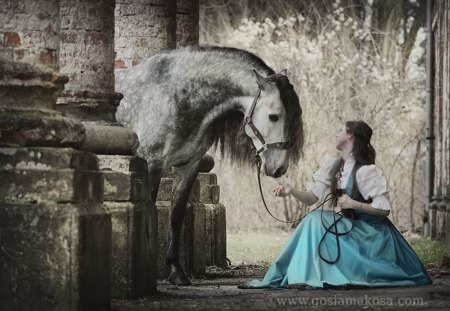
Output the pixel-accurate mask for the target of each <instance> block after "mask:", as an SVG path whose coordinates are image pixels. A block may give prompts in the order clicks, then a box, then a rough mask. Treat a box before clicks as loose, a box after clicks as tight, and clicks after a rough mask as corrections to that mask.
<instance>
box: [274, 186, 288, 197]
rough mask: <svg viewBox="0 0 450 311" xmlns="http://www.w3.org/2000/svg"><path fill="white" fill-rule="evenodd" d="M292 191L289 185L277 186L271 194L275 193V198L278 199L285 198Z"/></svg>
mask: <svg viewBox="0 0 450 311" xmlns="http://www.w3.org/2000/svg"><path fill="white" fill-rule="evenodd" d="M291 191H292V188H291V187H290V186H289V184H285V185H283V184H279V185H277V186H275V187H274V188H273V190H272V192H275V196H278V197H285V196H288V195H289V194H290V193H291Z"/></svg>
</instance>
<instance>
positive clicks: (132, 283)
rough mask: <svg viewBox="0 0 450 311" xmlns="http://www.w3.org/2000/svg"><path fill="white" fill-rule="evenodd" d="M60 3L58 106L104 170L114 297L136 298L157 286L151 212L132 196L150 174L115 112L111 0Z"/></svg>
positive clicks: (130, 133)
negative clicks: (64, 78) (64, 80)
mask: <svg viewBox="0 0 450 311" xmlns="http://www.w3.org/2000/svg"><path fill="white" fill-rule="evenodd" d="M60 3H61V8H60V9H61V43H60V58H61V60H60V63H61V69H60V70H61V72H62V73H64V74H66V75H68V76H69V77H70V80H69V83H68V84H67V86H66V89H65V90H64V92H63V94H62V96H61V97H60V98H59V99H58V108H59V110H61V111H63V112H64V113H66V114H67V115H71V116H73V117H75V118H79V119H82V120H83V124H84V126H85V128H86V139H85V141H84V142H83V144H82V145H81V146H80V149H82V150H89V151H92V152H95V153H96V154H97V158H98V161H99V165H100V169H101V170H102V172H103V177H104V183H105V187H104V195H105V202H104V206H105V207H106V209H107V211H108V212H109V213H110V214H111V219H112V249H113V257H112V275H111V278H112V296H113V297H114V298H125V299H132V298H137V297H141V296H144V295H147V294H149V293H151V292H154V291H156V271H154V270H155V269H156V254H155V252H156V246H154V244H155V243H156V234H157V231H156V225H155V224H154V223H156V217H157V215H156V207H155V205H154V203H153V202H152V201H151V200H150V198H149V197H148V198H147V197H142V196H140V197H136V193H135V191H136V189H137V188H143V187H144V186H143V184H144V185H146V183H147V179H148V173H147V165H146V163H145V160H143V159H139V158H134V157H133V153H134V151H135V150H136V149H137V147H138V143H139V142H138V139H137V135H136V134H135V133H134V132H133V131H132V130H131V129H128V128H124V127H122V126H121V125H120V124H118V123H117V122H116V119H115V112H116V108H117V106H118V104H119V102H120V99H121V98H122V95H121V94H119V93H116V92H115V91H114V9H115V1H114V0H98V1H83V0H60ZM129 22H131V20H130V21H129ZM136 163H140V164H136ZM140 191H143V192H146V191H149V190H148V189H142V190H140ZM152 269H153V270H152Z"/></svg>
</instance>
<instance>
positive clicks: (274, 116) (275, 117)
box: [269, 114, 278, 122]
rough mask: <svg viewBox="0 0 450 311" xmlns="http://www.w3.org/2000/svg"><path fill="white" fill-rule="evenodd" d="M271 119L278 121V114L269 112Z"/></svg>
mask: <svg viewBox="0 0 450 311" xmlns="http://www.w3.org/2000/svg"><path fill="white" fill-rule="evenodd" d="M269 120H270V121H273V122H276V121H278V116H277V115H276V114H269Z"/></svg>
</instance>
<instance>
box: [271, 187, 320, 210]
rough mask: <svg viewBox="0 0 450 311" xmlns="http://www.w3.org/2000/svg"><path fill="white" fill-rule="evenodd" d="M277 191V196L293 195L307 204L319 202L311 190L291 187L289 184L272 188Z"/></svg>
mask: <svg viewBox="0 0 450 311" xmlns="http://www.w3.org/2000/svg"><path fill="white" fill-rule="evenodd" d="M272 191H273V192H275V196H279V197H285V196H287V195H292V196H293V197H294V198H296V199H297V200H299V201H300V202H302V203H305V204H306V205H313V204H314V203H316V202H317V200H318V198H317V197H316V196H315V195H314V193H312V192H311V191H301V190H297V189H294V188H291V187H290V186H289V185H278V186H276V187H275V188H273V190H272Z"/></svg>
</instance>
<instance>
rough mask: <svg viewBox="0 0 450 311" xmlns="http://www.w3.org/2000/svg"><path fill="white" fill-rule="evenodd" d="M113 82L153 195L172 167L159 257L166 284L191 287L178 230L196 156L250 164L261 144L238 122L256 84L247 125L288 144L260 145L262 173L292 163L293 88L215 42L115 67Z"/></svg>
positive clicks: (297, 135) (295, 148)
mask: <svg viewBox="0 0 450 311" xmlns="http://www.w3.org/2000/svg"><path fill="white" fill-rule="evenodd" d="M116 88H117V91H118V92H121V93H122V94H123V95H124V98H123V100H122V101H121V103H120V106H119V107H118V109H117V113H116V117H117V120H118V121H119V122H120V123H122V124H123V125H124V126H127V127H130V128H132V129H133V130H134V131H135V132H136V133H137V135H138V137H139V141H140V146H139V149H138V150H137V154H138V155H139V156H140V157H143V158H144V159H146V160H147V161H148V165H149V179H150V182H151V195H152V199H153V201H156V196H157V190H158V187H159V182H160V179H161V174H162V170H163V168H164V167H169V166H173V167H174V173H175V176H174V184H173V193H172V206H171V218H170V237H169V239H170V241H169V251H168V254H167V257H166V263H167V265H168V266H169V267H170V269H171V275H170V277H169V281H170V282H171V283H172V284H177V285H190V284H191V283H190V281H189V279H188V277H187V276H186V274H185V272H184V271H183V269H182V268H181V266H180V263H179V241H180V230H181V226H182V223H183V219H184V214H185V208H186V203H187V198H188V194H189V192H190V190H191V187H192V184H193V182H194V181H195V179H196V177H197V173H198V170H199V162H200V160H201V158H202V156H203V155H205V154H206V152H207V151H208V149H209V148H210V147H211V146H212V145H213V144H214V145H215V146H216V147H217V146H220V148H221V151H222V154H224V153H225V152H226V153H227V154H229V155H230V156H231V159H232V160H233V161H235V162H236V163H239V164H251V163H253V162H254V159H255V150H254V149H253V148H255V147H256V149H258V150H264V149H265V148H262V149H261V147H264V146H263V144H262V142H261V141H260V140H259V139H258V138H257V136H256V135H255V133H254V131H252V129H251V128H250V126H249V125H245V124H243V121H244V115H245V114H249V113H250V112H249V110H250V107H251V105H252V102H253V99H254V97H255V95H256V94H257V93H258V92H259V91H258V88H259V89H260V90H261V91H260V97H259V99H258V101H257V104H256V107H255V109H254V113H253V115H252V118H251V120H252V121H253V124H254V125H255V127H256V128H257V129H258V130H259V131H260V133H261V136H262V137H263V139H264V140H265V142H266V143H267V144H270V143H272V142H289V143H288V147H287V148H288V149H280V148H269V149H266V150H264V151H262V152H261V154H260V157H261V161H262V165H261V170H262V171H263V172H265V174H266V175H268V176H272V177H280V176H282V175H283V174H284V173H285V172H286V170H287V169H288V165H289V163H297V162H298V160H299V158H300V154H301V149H302V145H303V129H302V118H301V114H302V110H301V107H300V105H299V100H298V97H297V94H296V93H295V91H294V89H293V86H292V85H291V84H290V83H289V80H288V79H287V77H286V76H285V74H275V72H274V71H273V70H272V69H271V68H270V67H268V66H267V65H266V64H265V63H264V62H263V61H262V60H261V59H260V58H258V57H257V56H255V55H253V54H251V53H249V52H246V51H243V50H238V49H232V48H219V47H190V48H182V49H178V50H173V51H170V52H167V53H161V54H158V55H155V56H153V57H151V58H149V59H147V60H146V61H143V62H142V63H140V64H138V65H136V66H134V67H132V68H130V69H127V70H123V71H120V72H118V73H117V74H116ZM252 143H253V146H252ZM149 190H150V189H149Z"/></svg>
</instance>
